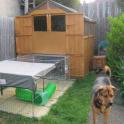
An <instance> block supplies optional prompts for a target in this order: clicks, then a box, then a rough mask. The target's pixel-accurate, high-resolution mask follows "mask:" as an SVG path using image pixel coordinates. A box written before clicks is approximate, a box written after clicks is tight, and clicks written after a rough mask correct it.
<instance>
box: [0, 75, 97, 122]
mask: <svg viewBox="0 0 124 124" xmlns="http://www.w3.org/2000/svg"><path fill="white" fill-rule="evenodd" d="M94 79H95V75H94V74H93V73H90V74H88V75H87V76H86V77H85V78H84V79H80V80H76V82H75V83H74V84H73V86H72V87H71V88H69V90H68V91H67V92H66V93H65V94H64V95H63V96H62V97H60V98H59V100H58V102H57V103H56V104H54V105H53V106H52V108H51V111H50V112H49V113H48V115H46V116H44V117H43V118H42V119H41V120H40V121H37V120H35V121H32V119H29V118H24V117H20V116H17V115H12V114H9V115H8V114H6V113H0V118H1V119H2V121H3V124H87V123H88V122H87V121H88V113H89V111H90V100H91V88H92V85H93V81H94Z"/></svg>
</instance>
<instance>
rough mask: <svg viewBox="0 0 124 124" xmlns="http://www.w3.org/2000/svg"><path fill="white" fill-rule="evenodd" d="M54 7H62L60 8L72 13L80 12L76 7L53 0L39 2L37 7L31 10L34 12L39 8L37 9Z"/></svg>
mask: <svg viewBox="0 0 124 124" xmlns="http://www.w3.org/2000/svg"><path fill="white" fill-rule="evenodd" d="M44 5H46V6H44ZM53 7H55V8H60V9H62V10H64V11H65V12H72V13H77V12H78V11H77V10H75V9H72V8H70V7H67V6H65V5H62V4H60V3H58V2H55V1H53V0H45V1H44V2H43V3H41V4H39V5H38V6H37V7H35V8H34V9H32V10H31V11H30V12H32V11H34V10H37V9H47V8H53ZM30 12H29V13H30Z"/></svg>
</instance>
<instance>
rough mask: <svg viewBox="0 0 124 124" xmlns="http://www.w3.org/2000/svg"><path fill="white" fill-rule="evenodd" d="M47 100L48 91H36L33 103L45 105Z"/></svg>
mask: <svg viewBox="0 0 124 124" xmlns="http://www.w3.org/2000/svg"><path fill="white" fill-rule="evenodd" d="M47 102H48V93H47V92H42V91H36V93H35V100H34V103H35V104H36V105H45V104H46V103H47Z"/></svg>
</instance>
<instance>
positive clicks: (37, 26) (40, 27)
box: [34, 16, 47, 31]
mask: <svg viewBox="0 0 124 124" xmlns="http://www.w3.org/2000/svg"><path fill="white" fill-rule="evenodd" d="M34 31H47V20H46V16H35V17H34Z"/></svg>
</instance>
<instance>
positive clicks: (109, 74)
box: [103, 65, 112, 77]
mask: <svg viewBox="0 0 124 124" xmlns="http://www.w3.org/2000/svg"><path fill="white" fill-rule="evenodd" d="M103 71H104V73H105V74H106V75H108V76H109V77H111V76H112V72H111V68H110V67H109V66H108V65H105V66H104V68H103Z"/></svg>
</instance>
